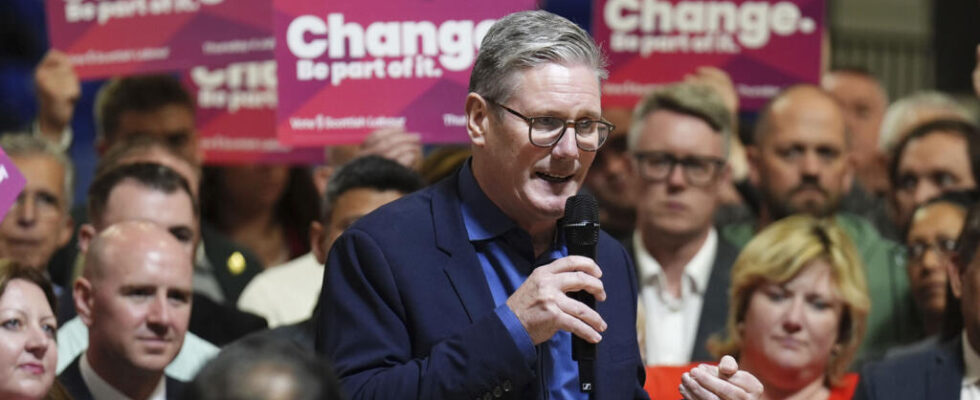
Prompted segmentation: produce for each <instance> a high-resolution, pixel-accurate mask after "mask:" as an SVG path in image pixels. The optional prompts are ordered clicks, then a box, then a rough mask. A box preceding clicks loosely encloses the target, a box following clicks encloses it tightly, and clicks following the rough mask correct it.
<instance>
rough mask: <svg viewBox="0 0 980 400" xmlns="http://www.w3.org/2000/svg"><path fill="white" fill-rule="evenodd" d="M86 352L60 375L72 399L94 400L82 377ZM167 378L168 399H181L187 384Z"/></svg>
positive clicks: (60, 380)
mask: <svg viewBox="0 0 980 400" xmlns="http://www.w3.org/2000/svg"><path fill="white" fill-rule="evenodd" d="M84 354H85V353H82V354H81V355H79V356H78V357H75V360H74V361H72V362H71V364H68V366H67V367H65V370H64V371H61V374H60V375H58V382H60V383H61V386H62V387H64V388H65V391H66V392H68V394H69V395H71V398H72V399H75V400H94V399H93V397H92V392H90V391H89V390H88V385H86V384H85V380H84V379H82V370H81V367H79V365H81V364H80V363H81V361H79V360H80V359H81V357H82V355H84ZM166 379H167V383H166V385H167V400H177V399H180V398H181V397H180V395H181V393H183V392H184V387H185V386H186V384H185V383H184V382H181V381H178V380H176V379H174V378H171V377H169V376H168V377H166Z"/></svg>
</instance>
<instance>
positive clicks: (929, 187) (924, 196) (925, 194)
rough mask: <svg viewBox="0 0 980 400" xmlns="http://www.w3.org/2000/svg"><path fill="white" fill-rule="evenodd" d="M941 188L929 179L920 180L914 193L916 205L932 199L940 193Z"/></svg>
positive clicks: (913, 197)
mask: <svg viewBox="0 0 980 400" xmlns="http://www.w3.org/2000/svg"><path fill="white" fill-rule="evenodd" d="M940 192H941V190H939V187H938V186H936V185H934V184H932V183H931V182H929V181H928V180H925V179H923V180H919V184H918V185H915V192H914V194H913V195H912V199H913V201H915V204H916V205H919V204H925V202H927V201H929V200H931V199H932V198H933V197H936V196H938V195H939V194H940Z"/></svg>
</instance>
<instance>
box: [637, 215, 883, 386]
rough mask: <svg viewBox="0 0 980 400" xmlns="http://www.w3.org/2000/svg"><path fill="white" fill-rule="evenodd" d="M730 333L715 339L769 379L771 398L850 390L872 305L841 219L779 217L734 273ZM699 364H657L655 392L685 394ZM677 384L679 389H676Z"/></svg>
mask: <svg viewBox="0 0 980 400" xmlns="http://www.w3.org/2000/svg"><path fill="white" fill-rule="evenodd" d="M731 279H732V287H731V292H730V296H731V298H730V300H729V313H728V322H727V325H726V330H725V336H726V337H725V338H724V339H723V340H721V339H720V338H718V337H716V338H713V339H712V340H711V341H710V342H709V348H710V349H711V350H712V352H713V353H714V354H715V356H717V357H721V356H723V355H732V356H734V357H735V358H736V359H737V360H738V365H739V366H740V367H741V368H742V369H743V370H744V371H746V372H748V373H750V374H752V375H754V376H756V377H757V378H758V379H759V380H760V381H761V382H762V384H763V386H764V387H765V391H764V392H763V394H762V398H763V399H790V398H792V399H814V400H825V399H832V400H833V399H850V398H851V396H852V395H853V393H854V389H855V387H856V385H857V381H858V379H857V375H856V374H853V373H846V371H847V368H848V366H849V364H850V362H851V360H852V359H853V357H854V355H855V353H856V351H857V349H858V346H859V345H860V343H861V340H862V339H863V336H864V330H865V325H866V318H867V315H868V310H869V308H870V300H868V294H867V288H866V285H865V279H864V271H863V269H862V266H861V261H860V257H859V256H858V254H857V250H856V249H855V247H854V244H853V243H852V242H851V240H850V239H849V238H848V237H847V235H846V234H845V233H844V231H843V230H841V228H840V227H839V226H837V224H836V223H834V222H833V220H829V219H820V218H815V217H812V216H808V215H795V216H791V217H787V218H784V219H782V220H780V221H778V222H775V223H773V224H772V225H769V226H768V227H767V228H766V229H765V230H763V231H762V232H761V233H759V234H758V235H757V236H756V237H755V238H753V239H752V240H751V241H750V242H749V243H748V244H747V245H746V246H745V248H744V249H743V250H742V253H741V254H740V255H739V257H738V259H737V260H736V261H735V265H734V266H733V267H732V272H731ZM692 367H694V368H706V367H705V366H694V365H688V366H684V367H650V368H648V369H647V381H646V388H647V391H648V393H649V394H650V395H651V398H654V399H657V398H664V399H676V398H680V397H681V396H680V393H679V392H678V391H677V389H676V388H677V387H678V385H682V384H683V383H684V382H685V381H686V380H689V379H690V376H689V374H690V373H689V372H686V371H688V370H690V369H691V368H692ZM671 388H674V389H671Z"/></svg>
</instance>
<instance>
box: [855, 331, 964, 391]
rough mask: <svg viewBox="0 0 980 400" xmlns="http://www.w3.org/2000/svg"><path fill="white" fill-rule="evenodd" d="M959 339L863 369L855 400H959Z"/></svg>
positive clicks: (961, 370) (960, 383)
mask: <svg viewBox="0 0 980 400" xmlns="http://www.w3.org/2000/svg"><path fill="white" fill-rule="evenodd" d="M963 340H964V338H963V337H962V335H960V336H959V337H957V338H956V339H953V340H950V341H947V342H946V343H942V344H940V345H938V346H935V347H932V348H930V349H928V350H925V351H921V352H917V353H911V354H906V355H902V356H899V357H895V358H890V359H886V360H884V361H881V362H876V363H871V364H869V365H867V366H865V367H864V370H863V371H862V373H861V382H860V383H859V384H858V387H857V390H856V391H855V392H854V398H855V399H868V400H872V399H909V400H914V399H923V400H927V399H928V400H959V398H960V390H961V386H962V381H963V374H964V373H965V371H966V367H965V366H964V364H963V347H962V346H963Z"/></svg>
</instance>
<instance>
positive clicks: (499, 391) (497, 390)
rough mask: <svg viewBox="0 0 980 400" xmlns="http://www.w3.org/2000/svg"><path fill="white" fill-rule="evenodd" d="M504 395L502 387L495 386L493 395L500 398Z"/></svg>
mask: <svg viewBox="0 0 980 400" xmlns="http://www.w3.org/2000/svg"><path fill="white" fill-rule="evenodd" d="M503 395H504V390H503V389H501V388H500V386H497V387H495V388H493V397H496V398H498V399H499V398H501V397H502V396H503Z"/></svg>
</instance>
